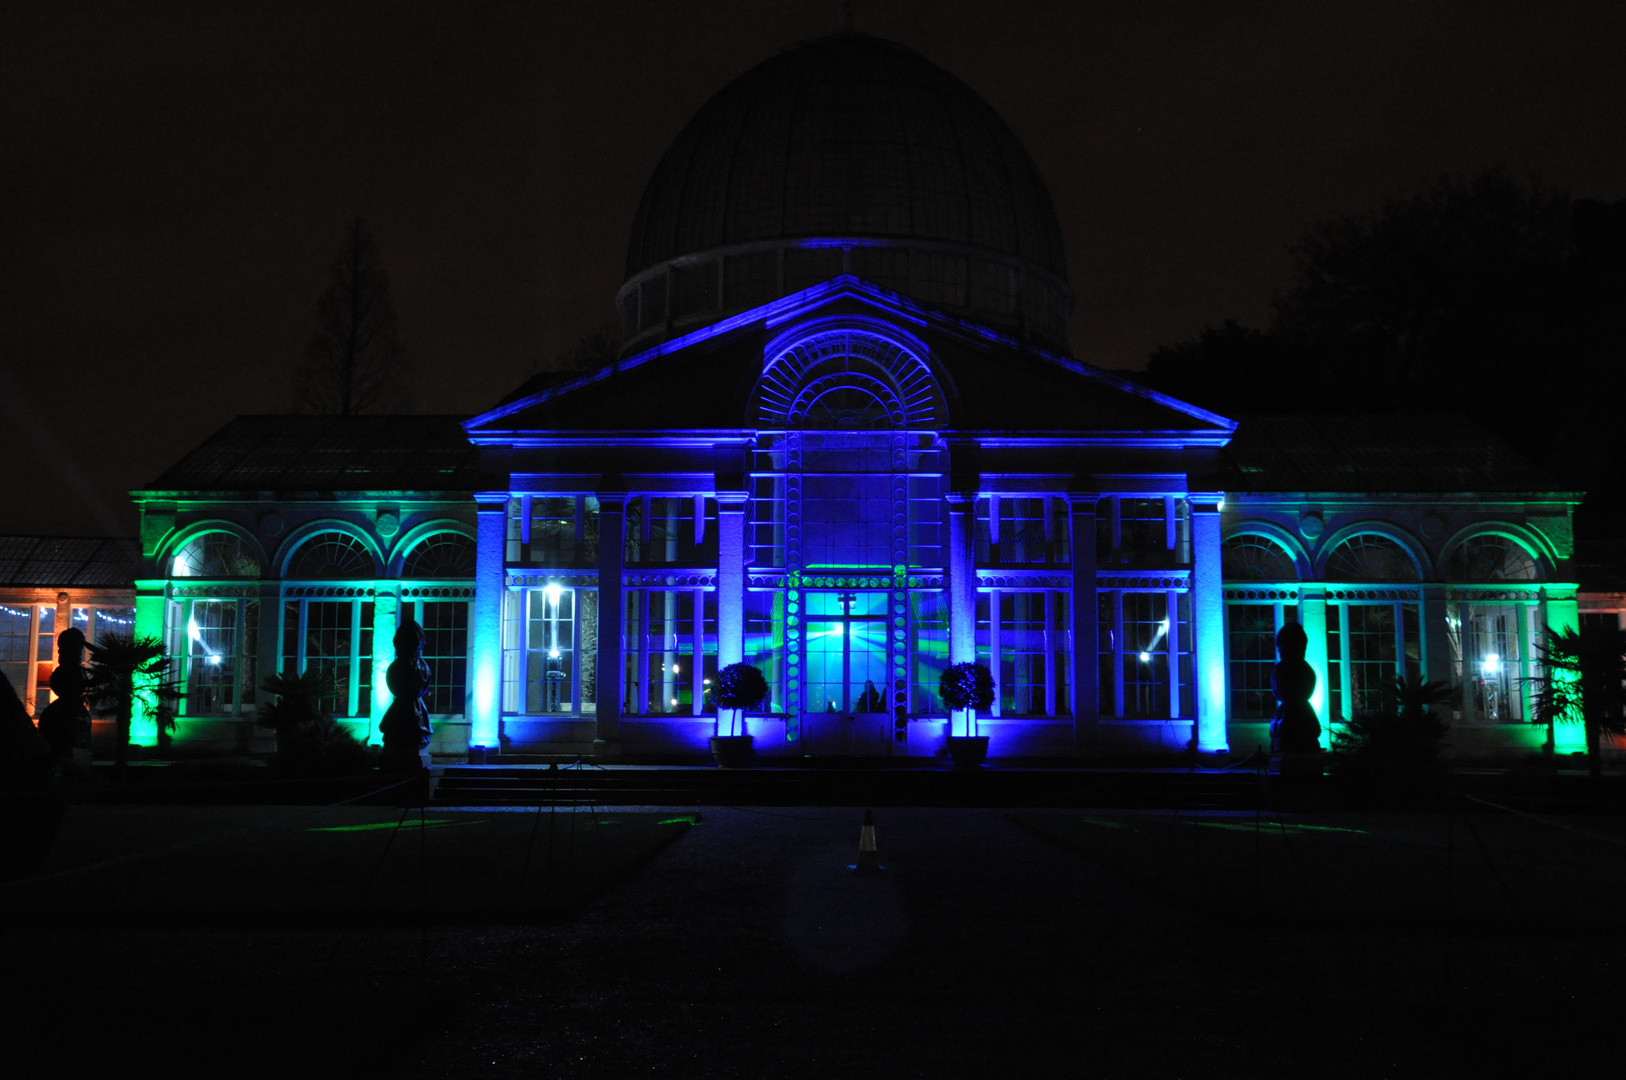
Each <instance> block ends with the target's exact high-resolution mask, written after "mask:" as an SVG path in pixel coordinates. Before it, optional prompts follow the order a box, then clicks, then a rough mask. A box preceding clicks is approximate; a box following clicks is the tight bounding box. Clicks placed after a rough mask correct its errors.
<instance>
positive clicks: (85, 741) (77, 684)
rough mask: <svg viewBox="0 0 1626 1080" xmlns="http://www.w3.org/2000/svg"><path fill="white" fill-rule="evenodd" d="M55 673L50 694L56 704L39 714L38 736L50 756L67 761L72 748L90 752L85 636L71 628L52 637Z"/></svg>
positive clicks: (73, 627)
mask: <svg viewBox="0 0 1626 1080" xmlns="http://www.w3.org/2000/svg"><path fill="white" fill-rule="evenodd" d="M56 650H57V652H56V655H57V665H56V670H55V671H53V672H51V693H53V694H55V695H56V700H55V701H53V702H51V703H50V704H49V705H47V706H45V708H44V710H42V711H41V712H40V734H41V735H43V736H44V737H45V741H46V742H47V743H49V744H50V746H51V753H53V754H55V755H56V756H57V757H59V758H70V757H72V756H73V752H74V749H75V748H78V749H80V750H89V749H90V710H89V709H87V708H85V683H86V676H85V635H84V633H83V632H82V631H81V630H80V629H79V628H78V627H75V626H70V627H68V629H66V630H64V631H62V633H60V634H58V635H57V636H56Z"/></svg>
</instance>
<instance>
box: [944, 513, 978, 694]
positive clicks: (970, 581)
mask: <svg viewBox="0 0 1626 1080" xmlns="http://www.w3.org/2000/svg"><path fill="white" fill-rule="evenodd" d="M947 501H948V512H949V534H948V594H949V663H951V664H965V663H972V662H975V660H976V659H977V567H976V561H975V552H974V550H973V548H972V543H971V526H972V524H973V520H974V517H975V514H976V496H975V495H972V494H966V493H964V492H952V493H950V494H949V495H948V496H947Z"/></svg>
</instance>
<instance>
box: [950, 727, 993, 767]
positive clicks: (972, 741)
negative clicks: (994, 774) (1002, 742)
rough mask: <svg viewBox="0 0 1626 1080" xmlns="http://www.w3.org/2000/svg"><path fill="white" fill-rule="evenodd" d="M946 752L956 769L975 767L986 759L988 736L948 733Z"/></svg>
mask: <svg viewBox="0 0 1626 1080" xmlns="http://www.w3.org/2000/svg"><path fill="white" fill-rule="evenodd" d="M948 752H949V757H950V758H952V759H953V760H954V767H955V768H956V769H975V768H977V767H978V766H979V765H981V764H982V763H983V762H984V761H987V760H988V736H986V735H950V736H949V737H948Z"/></svg>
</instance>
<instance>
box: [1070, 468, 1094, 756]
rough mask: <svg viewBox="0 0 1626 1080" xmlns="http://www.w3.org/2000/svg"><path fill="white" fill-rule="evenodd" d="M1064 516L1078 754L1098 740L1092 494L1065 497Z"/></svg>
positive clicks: (1074, 738)
mask: <svg viewBox="0 0 1626 1080" xmlns="http://www.w3.org/2000/svg"><path fill="white" fill-rule="evenodd" d="M1069 500H1070V503H1069V510H1070V513H1069V515H1068V517H1069V520H1070V525H1071V529H1072V540H1071V545H1072V554H1073V702H1072V705H1073V745H1074V749H1075V750H1077V751H1078V752H1080V753H1084V752H1087V751H1089V750H1093V749H1095V748H1096V747H1097V745H1098V744H1099V743H1100V737H1101V697H1100V693H1101V691H1100V687H1099V686H1098V685H1097V681H1098V679H1099V676H1100V672H1099V669H1098V667H1097V664H1096V656H1095V653H1096V636H1097V634H1098V633H1099V632H1100V631H1099V629H1098V628H1097V626H1096V620H1097V617H1098V612H1097V610H1096V609H1097V603H1096V597H1095V564H1096V560H1097V558H1098V555H1097V553H1096V550H1095V505H1096V503H1097V502H1098V501H1099V497H1098V496H1097V495H1096V494H1095V493H1094V492H1074V493H1073V494H1072V495H1071V496H1069Z"/></svg>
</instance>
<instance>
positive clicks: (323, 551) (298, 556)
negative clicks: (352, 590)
mask: <svg viewBox="0 0 1626 1080" xmlns="http://www.w3.org/2000/svg"><path fill="white" fill-rule="evenodd" d="M373 572H374V566H373V557H372V555H370V554H369V553H368V551H367V548H366V546H365V545H363V544H362V542H361V541H360V540H357V539H356V538H355V537H354V536H351V535H350V534H349V533H342V532H325V533H318V534H316V535H315V536H313V537H311V538H310V539H309V540H307V541H305V543H304V545H303V546H302V547H301V548H300V549H299V550H298V551H297V552H295V553H294V559H293V562H291V563H290V564H289V565H288V576H289V577H291V578H302V579H310V578H362V577H366V578H370V577H372V576H373Z"/></svg>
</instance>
